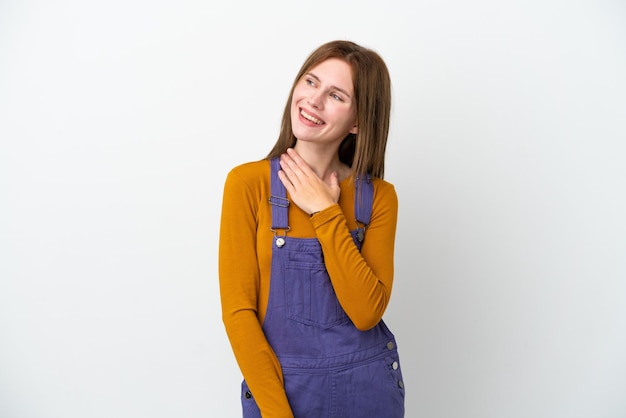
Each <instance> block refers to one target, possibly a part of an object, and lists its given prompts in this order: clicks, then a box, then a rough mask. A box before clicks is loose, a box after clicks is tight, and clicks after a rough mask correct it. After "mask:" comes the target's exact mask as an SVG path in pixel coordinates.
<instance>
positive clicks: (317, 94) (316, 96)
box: [307, 90, 323, 109]
mask: <svg viewBox="0 0 626 418" xmlns="http://www.w3.org/2000/svg"><path fill="white" fill-rule="evenodd" d="M322 94H323V93H322V92H321V91H320V90H316V91H313V92H311V94H310V95H309V98H308V100H307V103H308V104H309V105H310V106H311V107H314V108H316V109H320V108H321V107H322V105H323V102H322Z"/></svg>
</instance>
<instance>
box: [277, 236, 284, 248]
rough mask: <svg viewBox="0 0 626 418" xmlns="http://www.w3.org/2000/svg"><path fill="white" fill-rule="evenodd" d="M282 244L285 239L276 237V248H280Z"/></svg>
mask: <svg viewBox="0 0 626 418" xmlns="http://www.w3.org/2000/svg"><path fill="white" fill-rule="evenodd" d="M283 245H285V239H284V238H276V246H277V247H278V248H281V247H282V246H283Z"/></svg>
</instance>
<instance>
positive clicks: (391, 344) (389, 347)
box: [387, 341, 395, 350]
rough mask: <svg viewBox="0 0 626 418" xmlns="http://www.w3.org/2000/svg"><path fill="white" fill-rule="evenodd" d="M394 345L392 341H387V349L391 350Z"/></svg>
mask: <svg viewBox="0 0 626 418" xmlns="http://www.w3.org/2000/svg"><path fill="white" fill-rule="evenodd" d="M394 347H395V345H394V344H393V341H389V342H388V343H387V350H393V348H394Z"/></svg>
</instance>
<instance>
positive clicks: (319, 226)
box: [219, 160, 398, 418]
mask: <svg viewBox="0 0 626 418" xmlns="http://www.w3.org/2000/svg"><path fill="white" fill-rule="evenodd" d="M373 185H374V202H373V207H372V217H371V221H370V225H369V227H368V228H367V230H366V233H365V240H364V241H363V246H362V249H361V252H359V251H358V249H357V248H356V246H355V245H354V242H353V241H352V237H351V235H350V230H351V229H354V228H356V222H355V219H354V193H355V190H354V181H353V178H352V177H350V178H347V179H344V180H343V181H342V182H341V183H340V187H341V195H340V198H339V203H338V204H335V205H333V206H331V207H329V208H326V209H325V210H323V211H321V212H319V213H317V214H316V215H314V216H313V217H310V216H309V215H308V214H307V213H305V212H304V211H302V210H301V209H299V208H298V207H297V206H296V205H294V204H292V205H290V206H289V226H290V227H291V230H290V231H289V232H288V235H289V236H290V237H297V238H313V237H316V238H317V239H318V240H319V242H320V244H321V246H322V251H323V253H324V261H325V263H326V268H327V270H328V273H329V276H330V280H331V282H332V284H333V288H334V290H335V293H336V295H337V298H338V300H339V303H340V304H341V306H342V307H343V309H344V311H345V312H346V314H347V315H348V317H349V318H350V319H351V320H352V322H353V323H354V325H355V326H356V327H357V328H358V329H360V330H367V329H370V328H372V327H374V326H375V325H376V324H377V323H378V322H379V321H380V320H381V318H382V316H383V313H384V312H385V308H386V307H387V304H388V302H389V298H390V295H391V287H392V283H393V257H394V256H393V253H394V243H395V233H396V220H397V212H398V200H397V196H396V192H395V189H394V187H393V185H391V184H390V183H388V182H386V181H384V180H381V179H374V180H373ZM269 195H270V165H269V161H268V160H261V161H257V162H252V163H247V164H243V165H240V166H238V167H236V168H234V169H233V170H232V171H231V172H230V173H229V174H228V177H227V179H226V184H225V187H224V197H223V202H222V219H221V226H220V228H221V229H220V248H219V279H220V292H221V301H222V318H223V321H224V325H225V327H226V333H227V334H228V338H229V340H230V343H231V345H232V348H233V352H234V354H235V358H236V359H237V362H238V364H239V367H240V369H241V371H242V373H243V376H244V378H245V379H246V383H247V384H248V386H249V388H250V391H251V392H252V394H253V395H254V398H255V401H256V403H257V405H258V406H259V408H260V410H261V413H262V415H263V417H264V418H274V417H280V418H282V417H293V414H292V412H291V408H290V406H289V403H288V401H287V397H286V395H285V391H284V384H283V376H282V370H281V367H280V363H279V361H278V359H277V357H276V355H275V354H274V351H273V350H272V347H271V346H270V345H269V343H268V342H267V339H266V338H265V335H264V333H263V330H262V328H261V326H262V324H263V319H264V317H265V312H266V310H267V303H268V297H269V291H270V270H271V259H272V240H273V239H274V233H273V232H272V231H270V227H271V221H272V210H271V208H272V206H271V205H270V204H269V203H268V201H267V199H268V197H269Z"/></svg>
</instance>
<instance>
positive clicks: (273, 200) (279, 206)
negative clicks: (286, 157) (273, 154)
mask: <svg viewBox="0 0 626 418" xmlns="http://www.w3.org/2000/svg"><path fill="white" fill-rule="evenodd" d="M279 170H280V160H279V159H278V158H273V159H271V160H270V197H269V199H268V201H269V202H270V205H272V230H275V229H289V216H288V214H289V211H288V210H289V200H287V189H285V186H283V183H282V182H281V181H280V178H279V177H278V171H279Z"/></svg>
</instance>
